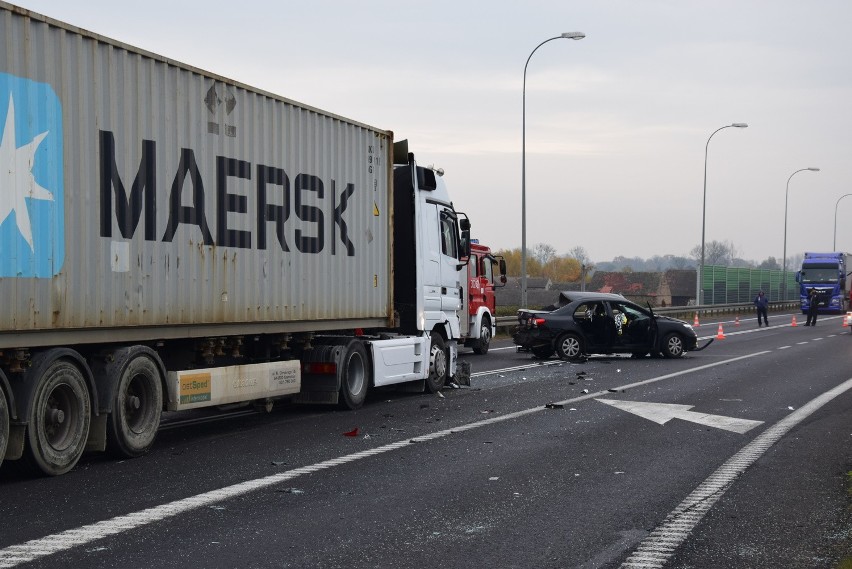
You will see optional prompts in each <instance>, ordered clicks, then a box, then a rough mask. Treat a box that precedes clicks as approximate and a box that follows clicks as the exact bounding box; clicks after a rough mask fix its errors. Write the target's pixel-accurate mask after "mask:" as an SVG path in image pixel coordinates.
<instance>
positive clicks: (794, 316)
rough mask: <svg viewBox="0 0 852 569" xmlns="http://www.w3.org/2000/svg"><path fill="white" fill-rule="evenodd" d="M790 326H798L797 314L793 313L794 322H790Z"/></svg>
mask: <svg viewBox="0 0 852 569" xmlns="http://www.w3.org/2000/svg"><path fill="white" fill-rule="evenodd" d="M790 326H798V324H796V315H795V314H794V315H793V323H792V324H790Z"/></svg>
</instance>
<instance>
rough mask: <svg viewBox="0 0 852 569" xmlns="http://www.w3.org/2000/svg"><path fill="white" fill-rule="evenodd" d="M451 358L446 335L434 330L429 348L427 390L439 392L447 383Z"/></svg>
mask: <svg viewBox="0 0 852 569" xmlns="http://www.w3.org/2000/svg"><path fill="white" fill-rule="evenodd" d="M449 359H450V358H449V356H448V355H447V344H446V342H444V337H443V336H441V335H440V334H439V333H438V332H432V342H431V346H430V348H429V377H427V378H426V391H428V392H429V393H438V392H439V391H441V389H443V387H444V385H445V384H446V383H447V373H448V372H449V367H450V366H449V365H448V364H449Z"/></svg>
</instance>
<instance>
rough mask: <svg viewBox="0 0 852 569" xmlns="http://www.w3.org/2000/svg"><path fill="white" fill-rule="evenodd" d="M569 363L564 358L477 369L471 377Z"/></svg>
mask: <svg viewBox="0 0 852 569" xmlns="http://www.w3.org/2000/svg"><path fill="white" fill-rule="evenodd" d="M567 363H568V362H566V361H563V360H550V361H541V362H530V363H528V364H526V365H519V366H513V367H504V368H501V369H492V370H488V371H477V372H474V373H472V374H470V377H483V376H485V375H494V374H498V373H505V372H508V371H519V370H523V369H535V368H537V367H545V366H555V365H562V364H567Z"/></svg>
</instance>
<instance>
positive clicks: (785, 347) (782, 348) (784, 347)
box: [775, 346, 793, 350]
mask: <svg viewBox="0 0 852 569" xmlns="http://www.w3.org/2000/svg"><path fill="white" fill-rule="evenodd" d="M792 347H793V346H781V347H780V348H775V349H776V350H786V349H788V348H792Z"/></svg>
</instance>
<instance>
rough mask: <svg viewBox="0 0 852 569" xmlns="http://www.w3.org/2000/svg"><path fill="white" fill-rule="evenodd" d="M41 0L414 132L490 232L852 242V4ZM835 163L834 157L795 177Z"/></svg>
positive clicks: (550, 237)
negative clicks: (738, 125)
mask: <svg viewBox="0 0 852 569" xmlns="http://www.w3.org/2000/svg"><path fill="white" fill-rule="evenodd" d="M15 3H16V4H18V5H21V6H23V7H25V8H28V9H31V10H34V11H36V12H40V13H43V14H46V15H48V16H50V17H53V18H56V19H59V20H63V21H66V22H69V23H71V24H74V25H77V26H80V27H83V28H86V29H89V30H92V31H94V32H97V33H99V34H102V35H105V36H109V37H112V38H115V39H117V40H119V41H122V42H125V43H129V44H132V45H136V46H139V47H142V48H144V49H147V50H149V51H152V52H155V53H158V54H161V55H163V56H166V57H169V58H171V59H175V60H178V61H182V62H184V63H188V64H190V65H194V66H197V67H200V68H203V69H206V70H209V71H212V72H214V73H217V74H219V75H223V76H226V77H229V78H232V79H235V80H238V81H241V82H244V83H247V84H249V85H253V86H256V87H259V88H262V89H265V90H268V91H271V92H274V93H276V94H279V95H282V96H284V97H287V98H290V99H294V100H296V101H300V102H303V103H306V104H309V105H312V106H316V107H319V108H321V109H325V110H328V111H331V112H334V113H337V114H340V115H343V116H346V117H349V118H351V119H354V120H357V121H360V122H365V123H368V124H370V125H373V126H376V127H379V128H382V129H387V130H392V131H394V134H395V138H396V139H397V140H399V139H403V138H407V139H408V140H409V144H410V149H411V150H412V151H413V152H414V153H415V155H416V157H417V160H418V162H420V163H421V164H422V165H432V164H434V165H435V166H439V167H441V168H443V169H444V170H445V172H446V174H445V180H446V181H447V184H448V186H449V189H450V192H451V195H452V196H453V200H454V203H455V205H456V208H457V209H459V210H461V211H464V212H466V213H467V214H468V215H469V216H470V219H471V222H472V225H473V236H474V237H476V238H479V239H480V241H481V242H483V243H486V244H489V245H491V246H492V247H494V248H498V249H499V248H514V247H519V246H520V244H521V148H522V144H521V141H522V136H521V135H522V116H523V113H522V111H523V105H522V101H523V98H522V95H523V78H524V63H525V62H526V60H527V57H529V56H530V53H531V52H532V51H533V49H535V47H536V46H537V45H539V44H540V43H541V42H543V41H545V40H547V39H548V38H552V37H554V36H559V35H560V34H561V33H562V32H569V31H582V32H583V33H585V34H586V38H585V39H583V40H580V41H572V40H569V39H559V40H555V41H551V42H548V43H546V44H545V45H543V46H542V47H541V48H539V49H538V50H537V51H536V52H535V54H534V55H533V56H532V58H531V59H530V62H529V67H528V69H527V83H526V158H527V160H526V165H527V180H526V194H527V245H528V247H530V248H531V247H532V246H534V245H535V244H536V243H542V242H543V243H548V244H550V245H552V246H554V247H555V248H556V250H557V252H559V253H560V254H562V253H566V252H567V251H568V250H569V249H571V248H572V247H575V246H582V247H585V248H586V250H587V251H588V253H589V255H590V257H591V258H592V260H593V261H597V262H601V261H609V260H611V259H612V258H613V257H615V256H618V255H623V256H627V257H634V256H639V257H645V258H647V257H651V256H653V255H664V254H675V255H687V254H688V252H689V251H690V249H692V248H693V247H694V246H696V245H699V244H700V243H701V218H702V195H703V188H704V185H703V184H704V163H705V162H704V156H705V145H706V144H707V140H708V137H709V136H710V135H711V134H712V133H713V131H715V130H716V129H717V128H719V127H722V126H725V125H729V124H731V123H734V122H745V123H748V125H749V126H748V128H746V129H735V128H727V129H724V130H722V131H719V132H718V133H716V134H715V135H714V136H713V138H712V140H711V142H710V145H709V158H708V162H707V208H706V220H707V222H706V241H711V240H714V239H715V240H721V241H730V242H732V243H733V244H734V246H735V247H736V250H737V252H738V253H739V256H740V257H743V258H745V259H750V260H756V261H760V260H763V259H765V258H766V257H768V256H774V257H776V258H778V259H779V260H780V258H781V255H782V250H783V243H784V201H785V189H786V187H787V183H788V179H789V180H790V182H789V206H788V209H789V217H788V227H787V252H788V256H792V255H793V254H796V253H801V252H804V251H828V250H832V247H833V243H834V239H835V232H834V220H835V211H837V218H838V223H837V233H836V240H837V247H836V248H837V249H838V250H844V251H852V196H850V197H849V198H848V199H843V200H841V201H839V202H838V199H839V198H840V197H841V196H843V195H844V194H846V193H852V63H850V54H852V32H850V22H852V2H849V0H812V1H809V2H803V1H801V0H798V1H789V0H773V1H752V2H749V1H745V0H739V1H729V0H714V1H712V2H708V1H706V0H705V1H701V2H697V1H690V0H677V1H675V0H671V1H657V0H650V1H649V0H642V1H637V0H614V1H586V2H579V1H574V0H555V1H544V0H526V1H523V2H520V1H519V2H508V1H499V0H497V1H495V0H492V1H489V2H485V1H482V2H467V1H464V0H453V1H445V0H437V1H436V0H430V1H420V2H406V1H404V0H394V1H389V0H388V1H379V0H359V1H344V0H340V1H333V0H311V1H310V2H292V1H288V0H279V1H276V2H271V1H270V2H263V1H259V0H241V1H240V2H228V3H225V2H210V1H206V2H201V1H188V0H187V1H182V0H171V1H168V2H166V1H162V0H147V1H146V2H123V1H121V0H86V1H85V2H68V1H67V0H17V2H15ZM808 167H818V168H820V169H821V171H820V172H809V171H805V172H799V173H797V174H796V175H794V176H793V177H792V179H790V176H791V174H793V172H795V171H796V170H799V169H801V168H808Z"/></svg>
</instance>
